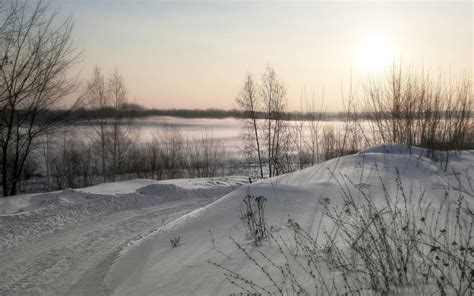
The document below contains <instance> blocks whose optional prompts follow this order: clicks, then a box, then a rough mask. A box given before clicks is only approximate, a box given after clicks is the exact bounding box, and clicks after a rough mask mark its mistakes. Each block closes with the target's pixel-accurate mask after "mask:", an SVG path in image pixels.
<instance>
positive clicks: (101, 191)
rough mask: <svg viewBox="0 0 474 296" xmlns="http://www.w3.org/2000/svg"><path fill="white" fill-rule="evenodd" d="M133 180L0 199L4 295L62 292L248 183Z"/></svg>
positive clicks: (242, 179)
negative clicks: (134, 243) (124, 248)
mask: <svg viewBox="0 0 474 296" xmlns="http://www.w3.org/2000/svg"><path fill="white" fill-rule="evenodd" d="M247 182H248V179H247V178H246V177H238V176H235V177H222V178H206V179H193V180H189V179H183V180H167V181H153V180H132V181H128V182H119V183H108V184H102V185H98V186H93V187H89V188H84V189H77V190H72V189H66V190H63V191H58V192H51V193H45V194H32V195H23V196H16V197H10V198H4V199H0V210H1V212H0V295H61V294H64V293H65V292H66V291H67V290H68V289H70V287H71V286H72V285H73V284H74V283H75V282H76V281H77V280H78V279H79V278H80V277H81V274H83V273H84V272H86V271H87V270H88V269H90V268H91V267H93V266H95V264H96V263H97V262H100V261H102V260H107V258H110V257H111V256H113V254H115V252H116V250H117V249H118V248H120V246H121V245H124V244H127V243H128V241H130V240H136V239H137V238H139V237H141V236H143V235H145V234H147V233H150V232H153V231H154V230H156V229H158V228H160V227H161V226H163V225H166V224H167V223H169V222H171V221H173V220H175V219H177V218H179V217H181V216H182V215H184V214H186V213H188V212H190V211H192V210H194V209H196V208H200V207H202V206H205V205H207V204H209V203H211V202H213V201H215V200H216V199H217V198H219V197H221V196H223V195H225V194H227V193H229V192H231V191H233V190H234V189H236V188H238V187H240V186H242V185H243V184H245V183H247Z"/></svg>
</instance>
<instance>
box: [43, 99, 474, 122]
mask: <svg viewBox="0 0 474 296" xmlns="http://www.w3.org/2000/svg"><path fill="white" fill-rule="evenodd" d="M43 112H44V113H43V114H42V116H40V118H44V119H47V118H49V117H55V116H57V114H56V113H58V114H64V113H65V110H43ZM256 115H257V116H256V117H257V119H265V118H266V117H265V116H266V114H265V113H264V112H257V113H256ZM117 116H118V117H121V118H140V117H149V116H173V117H181V118H217V119H219V118H228V117H234V118H249V117H250V114H247V113H246V112H244V111H241V110H238V109H230V110H224V109H214V108H210V109H155V108H146V107H143V106H141V105H138V104H124V105H123V106H121V108H119V109H116V108H114V107H104V108H78V109H76V110H73V111H71V112H70V113H69V115H68V116H65V120H67V122H69V123H74V122H77V121H86V120H95V119H103V118H115V117H117ZM347 116H348V114H347V112H328V111H325V112H300V111H290V112H285V118H286V120H311V119H314V118H318V119H319V120H322V121H331V120H343V119H345V118H346V117H347ZM350 116H351V117H354V116H355V117H357V118H358V119H359V120H370V119H371V116H370V115H369V114H363V113H357V114H355V113H354V112H352V113H351V114H350ZM470 117H474V114H473V113H472V112H471V114H470ZM346 119H347V118H346Z"/></svg>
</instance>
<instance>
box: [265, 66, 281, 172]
mask: <svg viewBox="0 0 474 296" xmlns="http://www.w3.org/2000/svg"><path fill="white" fill-rule="evenodd" d="M261 96H262V98H263V102H264V105H265V109H264V112H265V129H264V132H265V138H266V149H267V151H266V152H267V156H268V175H269V177H273V176H276V175H278V174H279V173H280V172H281V167H282V165H283V162H284V158H287V157H288V154H287V152H288V151H287V148H288V146H287V145H288V143H287V140H288V139H287V136H288V134H287V123H286V122H285V121H286V119H287V118H286V116H287V115H286V113H285V110H286V90H285V86H284V84H283V83H282V82H281V81H280V80H278V78H277V75H276V72H275V70H273V68H271V67H267V70H266V71H265V73H264V74H263V75H262V85H261Z"/></svg>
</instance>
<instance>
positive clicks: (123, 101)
mask: <svg viewBox="0 0 474 296" xmlns="http://www.w3.org/2000/svg"><path fill="white" fill-rule="evenodd" d="M108 92H109V96H110V100H111V103H112V105H113V107H114V109H115V110H114V111H115V112H114V116H113V118H112V132H111V135H110V136H111V141H110V142H111V151H110V154H111V158H112V159H111V160H112V177H113V181H115V176H116V175H118V174H121V173H122V169H123V167H122V166H123V160H124V159H123V158H124V154H125V152H126V150H127V148H128V147H129V146H130V139H129V131H130V124H131V122H130V117H129V118H125V116H124V114H123V113H124V112H123V111H125V110H124V108H125V107H126V105H127V89H126V87H125V82H124V79H123V77H122V75H120V73H119V72H118V71H117V70H115V72H114V73H113V74H112V75H111V76H110V78H109V81H108Z"/></svg>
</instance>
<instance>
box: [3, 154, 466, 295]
mask: <svg viewBox="0 0 474 296" xmlns="http://www.w3.org/2000/svg"><path fill="white" fill-rule="evenodd" d="M427 155H428V153H427V151H426V150H424V149H419V148H414V147H412V148H410V149H408V148H407V147H404V146H391V145H383V146H377V147H372V148H370V149H367V150H365V151H362V152H360V153H358V154H355V155H350V156H345V157H341V158H338V159H333V160H330V161H328V162H325V163H322V164H320V165H316V166H313V167H310V168H307V169H304V170H301V171H297V172H295V173H291V174H287V175H283V176H279V177H276V178H272V179H268V180H263V181H260V182H257V183H254V184H248V182H247V179H246V178H243V177H232V178H215V179H198V180H174V181H166V182H155V181H149V180H134V181H130V182H122V183H111V184H104V185H99V186H95V187H90V188H86V189H82V190H74V191H73V190H65V191H63V192H57V193H49V194H44V195H32V196H23V197H15V198H11V199H6V200H2V201H0V202H1V204H0V208H2V212H1V216H0V223H1V224H0V226H1V229H0V235H1V237H2V242H1V243H0V247H1V248H3V249H2V253H1V255H0V261H1V263H2V264H1V265H0V294H1V295H10V294H12V295H16V294H22V295H25V294H26V295H28V294H31V295H40V294H41V295H58V294H59V295H104V294H105V295H228V294H230V293H233V292H241V291H240V290H239V289H237V288H236V287H234V286H233V285H232V284H230V283H229V282H228V281H226V279H225V276H224V275H223V272H222V270H221V269H218V268H216V267H215V266H213V265H211V264H209V262H208V261H213V262H216V263H218V264H221V265H222V266H225V267H228V268H229V269H231V270H233V271H235V272H237V273H243V274H245V273H247V274H248V273H252V271H253V270H254V268H255V266H254V265H253V264H252V262H250V260H248V258H247V257H246V256H245V254H243V253H242V252H241V251H239V250H238V249H237V248H236V247H235V245H234V244H233V243H232V241H231V240H230V237H232V238H233V239H235V240H236V241H238V242H239V243H240V244H242V245H243V246H244V247H245V248H247V249H248V251H249V252H250V253H252V252H256V247H253V244H252V242H251V241H250V240H249V239H248V238H247V237H246V235H245V230H244V227H243V224H242V221H241V220H240V213H239V206H240V203H241V200H242V197H244V196H245V195H247V194H249V193H250V194H252V195H255V196H259V195H262V196H265V197H266V198H267V200H268V202H267V207H266V211H265V213H266V220H267V223H268V224H269V225H271V226H272V229H273V230H274V231H275V232H278V229H280V228H284V225H285V223H286V222H287V220H288V218H292V219H294V220H295V221H297V222H298V223H299V224H300V225H301V226H302V227H303V228H304V229H305V230H307V231H308V232H312V233H314V232H315V231H316V230H317V229H319V225H318V224H319V221H320V217H321V200H322V199H328V200H329V201H330V202H331V204H334V205H336V204H338V203H339V202H340V201H341V192H340V190H341V188H340V186H339V184H338V182H337V179H338V178H348V180H350V181H351V182H352V183H353V185H354V188H362V189H364V190H366V191H368V192H370V193H371V195H372V196H374V197H380V198H381V199H382V198H383V191H382V186H380V184H381V182H383V183H384V184H385V186H386V189H387V190H388V191H389V192H390V191H394V190H396V189H395V187H396V186H395V179H396V178H397V175H398V174H399V175H400V179H401V182H402V183H403V186H404V187H405V188H406V190H407V192H410V193H411V194H413V195H415V196H416V194H417V193H420V192H422V191H423V192H425V193H426V194H427V195H428V196H429V198H430V201H431V202H434V203H435V204H436V202H437V201H439V200H441V199H442V198H443V196H444V188H445V187H446V186H448V184H449V183H450V182H455V181H456V180H457V179H456V178H457V176H458V173H459V172H464V173H465V172H473V171H474V151H466V152H462V153H461V154H458V155H452V156H451V158H450V163H449V168H448V170H447V171H444V170H443V169H442V168H441V165H440V163H438V162H434V161H432V160H431V159H430V158H428V157H427ZM242 185H244V186H242ZM233 189H235V190H233ZM468 190H472V188H471V189H468ZM354 191H355V193H356V194H357V190H354ZM226 193H227V194H226ZM221 196H223V197H222V198H219V197H221ZM466 199H467V200H466V201H467V202H468V203H471V205H472V203H473V202H474V201H473V200H472V197H470V196H469V195H466ZM178 236H179V237H180V244H179V246H178V247H176V248H172V247H171V246H170V239H172V238H175V237H178ZM272 247H273V246H271V245H268V244H266V243H264V244H263V246H261V247H259V250H263V251H265V250H270V249H271V248H272Z"/></svg>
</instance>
